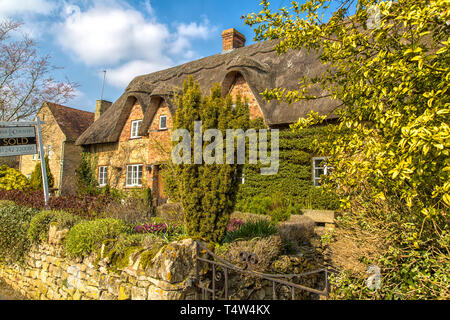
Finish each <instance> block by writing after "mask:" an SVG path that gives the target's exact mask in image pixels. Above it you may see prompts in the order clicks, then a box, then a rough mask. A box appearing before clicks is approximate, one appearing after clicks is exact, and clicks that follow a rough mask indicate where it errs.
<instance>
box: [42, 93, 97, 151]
mask: <svg viewBox="0 0 450 320" xmlns="http://www.w3.org/2000/svg"><path fill="white" fill-rule="evenodd" d="M44 105H47V106H48V107H49V109H50V111H51V112H52V114H53V116H54V117H55V120H56V122H57V123H58V125H59V127H60V128H61V130H62V132H63V133H64V135H65V136H66V139H67V141H72V142H75V141H76V140H77V139H78V137H79V136H80V135H81V134H82V133H83V132H84V131H86V129H87V128H89V126H91V125H92V124H93V123H94V114H93V113H92V112H88V111H83V110H78V109H74V108H69V107H66V106H62V105H59V104H55V103H51V102H44Z"/></svg>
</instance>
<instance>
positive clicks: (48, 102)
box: [45, 101, 95, 114]
mask: <svg viewBox="0 0 450 320" xmlns="http://www.w3.org/2000/svg"><path fill="white" fill-rule="evenodd" d="M45 103H47V104H51V105H53V106H57V107H62V108H66V109H71V110H74V111H79V112H86V113H91V114H95V113H94V112H91V111H86V110H81V109H77V108H73V107H68V106H64V105H62V104H59V103H54V102H50V101H45Z"/></svg>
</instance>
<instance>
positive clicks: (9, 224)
mask: <svg viewBox="0 0 450 320" xmlns="http://www.w3.org/2000/svg"><path fill="white" fill-rule="evenodd" d="M37 212H38V211H37V210H36V209H31V208H26V207H22V206H17V205H9V206H0V261H5V262H8V263H16V262H17V263H20V262H22V261H23V257H24V254H25V253H26V252H27V251H28V250H29V248H30V242H29V240H28V238H27V231H28V227H29V225H30V221H31V219H32V217H33V216H34V215H35V214H36V213H37Z"/></svg>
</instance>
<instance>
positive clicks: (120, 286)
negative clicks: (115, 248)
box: [0, 227, 195, 300]
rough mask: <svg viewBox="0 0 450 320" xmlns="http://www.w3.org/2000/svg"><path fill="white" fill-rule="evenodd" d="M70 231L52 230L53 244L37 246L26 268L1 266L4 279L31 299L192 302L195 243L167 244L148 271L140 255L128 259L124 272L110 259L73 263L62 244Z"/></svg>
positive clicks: (76, 261) (87, 259) (187, 241)
mask: <svg viewBox="0 0 450 320" xmlns="http://www.w3.org/2000/svg"><path fill="white" fill-rule="evenodd" d="M66 232H67V231H66V230H62V231H57V230H55V228H54V227H51V228H50V232H49V241H48V243H43V244H41V245H39V246H34V247H33V248H32V250H30V252H29V254H28V255H27V257H26V259H25V262H24V263H23V265H21V266H19V265H14V266H5V265H0V277H1V278H3V279H4V280H5V282H6V283H8V284H9V285H10V286H12V287H13V288H14V289H15V290H17V291H18V292H20V293H21V294H22V295H24V296H26V297H28V298H30V299H40V300H98V299H100V300H128V299H132V300H179V299H191V298H193V297H194V291H193V288H192V287H190V286H189V283H190V281H189V280H190V279H191V278H192V277H194V272H195V242H194V241H193V240H191V239H187V240H183V241H180V242H175V243H171V244H168V245H167V246H165V247H163V248H162V249H161V250H160V251H159V252H158V253H157V254H156V255H155V256H154V257H153V259H152V260H151V263H149V267H148V268H147V269H146V270H145V271H144V270H143V269H142V267H141V263H140V262H141V258H142V252H135V253H134V254H131V255H130V256H129V264H128V266H127V267H126V268H124V269H120V270H117V271H116V272H113V271H111V270H110V268H108V261H107V259H98V258H96V257H94V256H91V257H87V258H84V259H78V260H73V259H69V258H68V257H66V256H65V255H64V249H63V246H62V245H61V241H62V239H63V238H64V235H65V233H66Z"/></svg>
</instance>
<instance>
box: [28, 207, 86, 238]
mask: <svg viewBox="0 0 450 320" xmlns="http://www.w3.org/2000/svg"><path fill="white" fill-rule="evenodd" d="M79 220H80V218H79V217H76V216H74V215H72V214H70V213H68V212H65V211H51V210H43V211H40V212H39V213H37V214H36V215H35V216H34V217H33V218H32V219H31V222H30V227H29V228H28V232H27V236H28V239H29V240H30V241H31V242H41V241H47V239H48V231H49V226H50V224H52V223H54V224H56V226H57V227H58V229H65V228H67V229H70V228H71V227H73V226H74V225H75V224H76V223H77V222H78V221H79Z"/></svg>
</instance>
